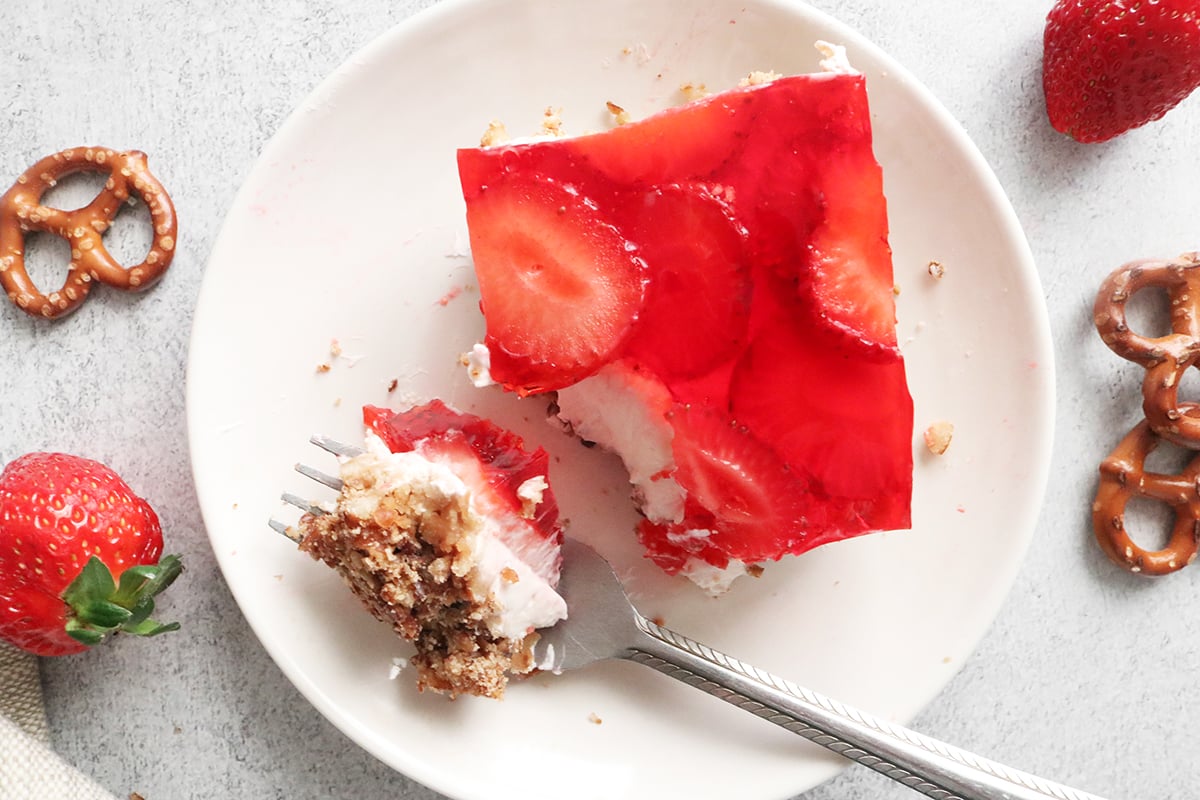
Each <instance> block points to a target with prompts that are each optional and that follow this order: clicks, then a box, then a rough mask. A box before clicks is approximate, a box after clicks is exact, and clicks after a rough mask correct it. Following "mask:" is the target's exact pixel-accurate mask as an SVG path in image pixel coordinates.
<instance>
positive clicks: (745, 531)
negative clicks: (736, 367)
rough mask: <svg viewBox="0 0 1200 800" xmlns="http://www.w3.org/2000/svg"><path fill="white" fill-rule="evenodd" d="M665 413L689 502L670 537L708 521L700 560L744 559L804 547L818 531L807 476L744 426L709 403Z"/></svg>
mask: <svg viewBox="0 0 1200 800" xmlns="http://www.w3.org/2000/svg"><path fill="white" fill-rule="evenodd" d="M667 420H668V421H669V422H670V424H671V427H672V429H673V430H674V433H675V438H674V440H673V442H672V451H673V453H674V456H675V465H676V469H675V474H674V477H675V480H676V481H678V482H679V484H680V486H682V487H683V488H684V489H685V490H686V491H687V493H688V500H689V505H690V506H691V508H690V509H689V512H688V513H687V514H686V515H685V518H684V520H683V522H682V523H681V524H678V525H672V526H670V528H669V531H668V532H669V533H670V534H673V535H674V538H675V543H676V544H681V542H683V541H685V540H686V538H687V536H688V535H687V534H686V531H688V530H702V529H704V528H705V527H712V528H713V530H712V531H711V533H710V535H708V536H707V537H703V545H704V547H703V550H702V557H703V558H704V560H706V561H709V563H714V564H715V565H717V566H724V563H721V559H724V560H726V561H727V560H728V559H731V558H732V559H737V560H739V561H743V562H745V563H748V564H749V563H756V562H759V561H768V560H775V559H778V558H779V557H780V556H782V555H784V554H785V553H796V552H802V551H803V550H807V549H808V548H809V546H810V545H809V544H808V543H807V539H809V538H810V536H811V535H812V534H814V533H816V532H823V531H824V530H825V528H826V523H825V520H824V519H823V518H822V515H823V514H824V513H825V509H824V507H823V506H822V505H821V504H820V503H815V502H813V498H812V496H811V490H810V486H809V478H808V476H807V475H806V474H804V472H803V471H801V470H798V469H792V468H790V467H788V465H787V464H785V463H784V461H783V459H781V458H780V457H779V456H778V455H777V454H776V453H775V452H774V451H773V450H772V449H771V448H770V447H769V446H767V445H766V444H764V443H763V442H762V441H760V440H759V439H757V438H756V437H754V436H753V435H752V434H750V433H749V432H748V431H747V430H746V429H745V428H744V427H742V426H739V425H738V424H737V423H734V422H731V421H730V420H729V419H728V417H726V416H725V415H723V414H719V413H716V412H715V411H713V410H712V409H705V408H700V407H696V406H686V405H677V406H675V408H673V409H672V410H671V412H670V413H669V414H668V415H667ZM699 510H702V511H699ZM698 511H699V513H698ZM667 538H668V539H671V538H672V537H671V536H668V537H667ZM691 538H693V539H697V538H698V537H696V536H695V534H693V535H692V536H691ZM693 544H695V543H693ZM660 549H661V548H660ZM683 549H685V550H688V549H691V548H686V547H684V548H683ZM718 554H719V555H718Z"/></svg>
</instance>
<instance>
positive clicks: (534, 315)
mask: <svg viewBox="0 0 1200 800" xmlns="http://www.w3.org/2000/svg"><path fill="white" fill-rule="evenodd" d="M458 166H459V173H460V177H461V180H462V188H463V196H464V198H465V200H466V204H467V221H468V227H469V229H470V240H471V249H472V254H473V257H474V260H475V267H476V273H477V278H478V281H479V288H480V294H481V309H482V311H483V314H484V317H485V320H486V328H487V331H486V338H485V342H484V343H485V344H486V345H487V348H488V350H489V352H490V354H491V374H492V378H493V379H494V380H495V381H497V382H498V383H500V384H502V385H503V386H504V387H505V388H506V389H508V390H510V391H513V392H516V393H518V394H520V395H530V394H537V393H543V392H551V391H554V390H557V389H561V388H563V387H567V386H570V385H573V384H575V383H577V382H579V381H581V380H583V379H585V378H587V377H588V376H589V375H592V374H594V373H595V372H596V371H597V370H599V369H601V368H602V367H604V366H605V365H608V364H611V363H614V362H618V361H621V362H623V363H625V364H626V365H627V366H628V367H630V368H632V369H634V370H636V371H637V372H639V373H641V374H642V375H643V376H645V377H647V378H650V379H652V380H656V381H658V382H661V384H662V385H663V386H664V387H665V388H666V390H667V392H668V393H669V396H670V398H671V401H672V402H671V404H670V406H669V407H668V408H667V409H666V410H665V411H663V416H664V417H665V419H666V420H667V422H668V423H669V424H670V425H671V427H672V429H673V432H674V438H673V442H672V450H673V454H674V460H675V471H674V474H673V475H672V476H671V477H673V478H674V479H675V480H676V481H678V483H679V484H680V485H681V486H682V487H683V488H684V489H685V490H686V492H687V500H686V507H685V514H684V518H683V519H682V521H679V522H669V523H654V522H651V521H649V520H645V521H643V522H642V524H641V525H640V528H639V531H638V535H639V537H640V539H641V541H642V543H643V544H644V546H645V547H646V550H647V553H648V555H649V556H650V557H651V558H652V559H654V561H655V562H657V563H658V564H659V565H660V566H662V567H663V568H664V569H666V570H667V571H668V572H676V571H678V570H679V569H681V568H682V567H683V566H684V564H685V563H687V562H688V561H689V559H700V560H702V561H703V562H706V563H708V564H711V565H713V566H715V567H718V568H720V567H724V566H726V565H727V564H728V563H729V561H730V560H731V559H736V560H739V561H741V562H744V563H747V564H755V563H760V562H763V561H768V560H773V559H777V558H779V557H780V556H782V555H784V554H788V553H801V552H804V551H806V550H809V549H811V548H813V547H816V546H819V545H821V544H825V543H828V542H832V541H837V540H840V539H844V538H847V537H850V536H855V535H858V534H861V533H866V532H869V531H875V530H891V529H901V528H907V527H909V526H910V506H911V495H912V444H911V443H912V399H911V397H910V395H909V392H908V388H907V384H906V380H905V372H904V361H903V358H902V357H901V354H900V351H899V348H898V347H897V342H896V329H895V322H896V317H895V299H894V293H893V285H894V284H893V277H892V261H891V249H890V247H889V246H888V242H887V233H888V231H887V207H886V202H885V200H884V196H883V185H882V174H881V171H880V167H879V165H878V163H876V161H875V157H874V154H873V152H872V149H871V122H870V113H869V110H868V106H867V94H866V86H865V80H864V78H863V77H862V76H861V75H854V74H832V73H826V74H816V75H800V76H794V77H787V78H780V79H777V80H774V81H771V82H768V83H764V84H761V85H758V86H750V87H743V88H738V89H733V90H731V91H727V92H723V93H721V94H717V95H712V96H710V97H707V98H704V99H701V100H698V101H695V102H692V103H688V104H687V105H683V106H679V107H676V108H672V109H669V110H667V111H663V112H661V113H658V114H655V115H653V116H651V117H648V118H646V119H644V120H641V121H638V122H632V123H629V124H626V125H623V126H620V127H617V128H614V129H613V130H610V131H606V132H603V133H597V134H591V135H586V136H580V137H575V138H563V139H554V140H548V141H537V142H531V143H527V144H515V145H501V146H495V147H488V148H475V149H463V150H460V151H459V153H458ZM698 530H701V531H708V532H709V533H707V534H705V535H703V536H696V535H689V532H694V531H698Z"/></svg>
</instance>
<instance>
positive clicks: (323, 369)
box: [317, 364, 333, 374]
mask: <svg viewBox="0 0 1200 800" xmlns="http://www.w3.org/2000/svg"><path fill="white" fill-rule="evenodd" d="M331 369H333V367H331V366H329V365H328V364H317V373H318V374H323V373H326V372H329V370H331Z"/></svg>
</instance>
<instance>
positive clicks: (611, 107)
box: [604, 100, 631, 125]
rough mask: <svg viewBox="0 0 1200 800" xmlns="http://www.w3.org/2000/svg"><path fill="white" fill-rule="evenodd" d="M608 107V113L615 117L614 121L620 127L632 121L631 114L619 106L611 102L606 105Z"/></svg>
mask: <svg viewBox="0 0 1200 800" xmlns="http://www.w3.org/2000/svg"><path fill="white" fill-rule="evenodd" d="M604 105H605V106H607V107H608V113H610V114H612V115H613V121H614V122H616V123H617V124H618V125H625V124H626V123H628V122H629V121H630V119H631V117H630V116H629V112H628V111H626V110H625V109H623V108H621V107H620V106H619V105H617V104H616V103H614V102H613V101H611V100H609V101H608V102H606V103H605V104H604Z"/></svg>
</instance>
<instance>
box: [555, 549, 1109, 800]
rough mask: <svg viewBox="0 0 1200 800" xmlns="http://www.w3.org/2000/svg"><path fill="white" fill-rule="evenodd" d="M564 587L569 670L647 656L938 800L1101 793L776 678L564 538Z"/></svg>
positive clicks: (562, 659) (559, 632)
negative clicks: (650, 610) (626, 584)
mask: <svg viewBox="0 0 1200 800" xmlns="http://www.w3.org/2000/svg"><path fill="white" fill-rule="evenodd" d="M559 591H560V592H561V593H562V595H563V597H564V598H565V599H566V601H567V609H568V610H569V616H568V617H567V618H566V619H565V620H563V621H561V622H559V623H558V624H557V625H555V626H554V627H553V628H550V629H549V630H546V631H542V638H541V640H540V641H539V642H538V644H537V646H536V647H535V650H534V654H535V656H536V657H537V662H536V663H537V664H538V665H539V666H540V667H541V668H542V669H549V670H550V671H553V672H562V671H565V670H570V669H577V668H579V667H586V666H587V665H588V664H593V663H595V662H597V661H603V660H605V659H610V658H621V659H626V660H628V661H634V662H637V663H638V664H644V665H646V666H647V667H651V668H652V669H656V670H658V671H659V672H661V673H663V674H664V675H669V676H670V677H672V678H675V679H676V680H678V681H682V682H683V683H686V684H687V685H688V686H692V687H695V688H697V689H700V690H702V691H705V692H707V693H708V694H711V695H712V696H714V697H717V698H720V699H721V700H724V701H725V702H727V703H730V704H732V705H735V706H737V707H738V708H740V709H742V710H743V711H749V712H750V713H751V714H754V715H755V716H758V717H762V718H763V719H765V720H767V721H768V722H773V723H775V724H776V725H778V726H780V727H781V728H784V729H785V730H789V731H791V732H792V733H795V734H799V735H800V736H803V737H804V738H805V739H808V740H809V741H811V742H815V743H816V744H819V745H821V746H822V747H827V748H829V749H830V750H832V751H833V752H835V753H838V754H839V755H842V756H845V757H846V758H849V759H850V760H852V761H855V762H857V763H859V764H862V765H863V766H865V767H870V768H871V769H873V770H875V771H876V772H880V773H882V774H884V775H886V776H887V777H889V778H891V779H892V780H894V781H899V782H900V783H902V784H904V785H905V786H908V787H909V788H910V789H915V790H916V791H918V792H921V793H922V794H925V795H927V796H929V797H932V798H935V799H936V800H1101V798H1099V797H1097V796H1096V795H1092V794H1088V793H1086V792H1081V791H1079V790H1078V789H1072V788H1070V787H1068V786H1063V785H1061V784H1058V783H1054V782H1052V781H1047V780H1043V779H1042V778H1038V777H1036V776H1034V775H1029V774H1028V773H1025V772H1020V771H1019V770H1015V769H1012V768H1010V767H1006V766H1004V765H1002V764H997V763H996V762H994V761H989V760H987V759H985V758H980V757H979V756H976V755H972V754H971V753H968V752H966V751H965V750H960V749H959V748H957V747H952V746H951V745H948V744H944V743H943V742H939V741H937V740H936V739H931V738H930V737H928V736H924V735H922V734H919V733H916V732H915V731H911V730H908V729H907V728H904V727H902V726H900V725H895V724H892V723H890V722H886V721H884V720H881V719H878V718H876V717H873V716H871V715H870V714H866V713H864V712H862V711H859V710H857V709H855V708H851V707H850V706H848V705H845V704H843V703H839V702H838V701H836V700H831V699H830V698H828V697H824V696H822V695H819V694H817V693H816V692H813V691H811V690H809V689H805V688H804V687H802V686H797V685H796V684H794V683H792V682H791V681H786V680H784V679H783V678H779V677H776V676H775V675H772V674H770V673H769V672H766V671H764V670H761V669H758V668H757V667H753V666H751V665H749V664H747V663H745V662H743V661H739V660H737V659H736V658H732V657H730V656H727V655H725V654H724V653H720V652H718V651H716V650H713V649H712V648H711V647H708V646H706V645H703V644H700V643H699V642H696V641H693V640H691V639H689V638H687V637H686V636H681V635H679V634H678V633H675V632H674V631H672V630H669V629H668V628H664V627H663V626H661V625H656V624H655V623H653V622H651V621H650V620H648V619H646V618H645V617H644V616H642V615H641V614H640V613H638V611H637V609H636V608H634V607H633V605H632V604H631V603H630V602H629V598H628V597H626V595H625V592H624V590H623V589H622V588H621V583H620V581H619V580H618V579H617V576H616V575H615V574H614V573H613V570H612V567H611V566H609V564H608V562H607V561H605V560H604V559H603V558H601V557H600V555H599V554H598V553H597V552H596V551H595V550H593V549H592V548H590V547H588V546H587V545H585V544H583V543H581V542H578V541H575V540H572V539H568V540H567V541H566V542H565V543H564V544H563V575H562V580H561V582H560V584H559Z"/></svg>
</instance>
